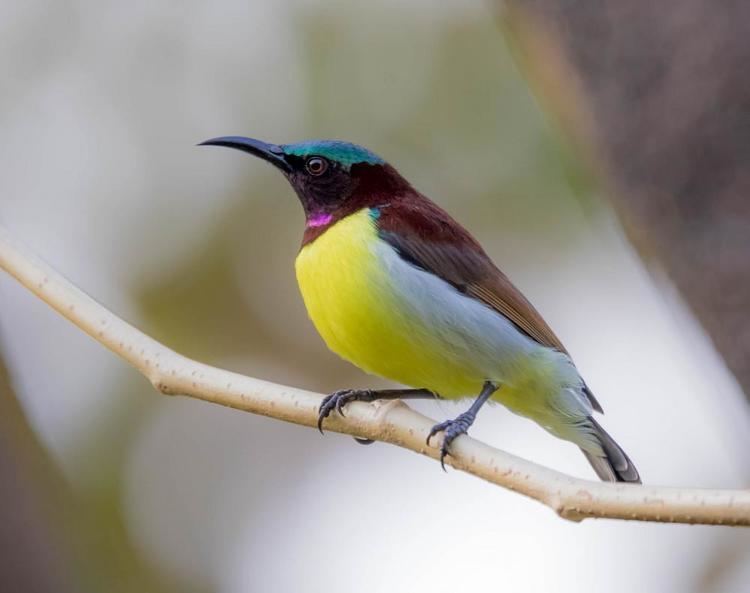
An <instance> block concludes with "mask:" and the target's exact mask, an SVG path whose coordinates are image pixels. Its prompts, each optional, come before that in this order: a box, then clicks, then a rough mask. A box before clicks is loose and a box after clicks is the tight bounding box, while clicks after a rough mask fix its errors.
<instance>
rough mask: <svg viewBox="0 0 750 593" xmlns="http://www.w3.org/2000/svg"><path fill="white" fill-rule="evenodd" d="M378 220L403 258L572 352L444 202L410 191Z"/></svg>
mask: <svg viewBox="0 0 750 593" xmlns="http://www.w3.org/2000/svg"><path fill="white" fill-rule="evenodd" d="M415 198H417V199H415ZM377 225H378V233H379V236H380V238H381V239H383V240H384V241H386V242H387V243H388V244H389V245H391V246H392V247H393V248H394V249H395V250H396V252H397V253H398V254H399V255H400V256H401V257H402V258H403V259H404V260H406V261H408V262H409V263H411V264H412V265H415V266H417V267H419V268H421V269H423V270H425V271H427V272H430V273H431V274H434V275H435V276H437V277H438V278H440V279H442V280H444V281H445V282H447V283H448V284H450V285H451V286H453V287H454V288H456V290H458V291H459V292H461V293H463V294H465V295H467V296H469V297H472V298H474V299H476V300H478V301H480V302H482V303H484V304H485V305H486V306H487V307H489V308H491V309H493V310H494V311H496V312H498V313H500V314H501V315H503V316H505V317H506V318H507V319H509V320H510V321H512V322H513V324H514V325H515V326H516V327H517V328H518V329H519V330H520V331H522V332H523V333H525V334H526V335H527V336H529V337H531V338H532V339H534V340H536V341H537V342H538V343H540V344H542V345H543V346H547V347H549V348H554V349H556V350H559V351H560V352H564V353H565V354H568V351H567V350H566V349H565V346H563V344H562V342H561V341H560V339H559V338H558V337H557V336H556V335H555V333H554V332H553V331H552V329H551V328H550V327H549V325H547V323H546V322H545V321H544V319H543V318H542V316H541V315H540V314H539V312H538V311H537V310H536V309H535V308H534V306H533V305H532V304H531V303H530V302H529V301H528V300H527V299H526V297H524V296H523V294H521V291H519V290H518V289H517V288H516V287H515V286H514V285H513V283H512V282H511V281H510V280H509V279H508V277H507V276H506V275H505V274H503V273H502V272H501V271H500V270H499V269H498V268H497V266H495V264H494V263H493V262H492V260H491V259H490V258H489V256H488V255H487V254H486V253H485V252H484V250H483V249H482V247H481V245H479V243H478V242H477V241H476V239H474V238H473V237H472V236H471V235H470V234H469V232H468V231H467V230H466V229H464V228H463V227H462V226H461V225H460V224H459V223H458V222H456V221H455V220H454V219H453V218H452V217H451V216H450V215H449V214H448V213H447V212H445V211H444V210H443V209H442V208H440V207H439V206H437V205H436V204H434V203H433V202H431V201H430V200H428V199H427V198H425V197H423V196H418V197H417V196H411V198H410V199H408V200H396V201H394V202H392V203H390V204H388V205H387V206H384V207H381V208H379V217H378V219H377ZM584 392H585V393H586V395H587V397H588V398H589V400H590V402H591V404H592V406H593V407H594V409H595V410H597V411H599V412H601V405H600V404H599V402H598V401H597V400H596V398H595V397H594V395H593V394H592V393H591V391H590V390H589V389H588V388H587V387H585V388H584Z"/></svg>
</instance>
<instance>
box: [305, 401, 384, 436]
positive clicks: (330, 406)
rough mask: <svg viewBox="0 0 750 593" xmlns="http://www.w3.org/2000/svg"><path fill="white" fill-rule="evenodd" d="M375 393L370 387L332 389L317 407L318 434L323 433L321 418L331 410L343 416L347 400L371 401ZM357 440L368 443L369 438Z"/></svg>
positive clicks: (326, 415) (328, 414) (324, 417)
mask: <svg viewBox="0 0 750 593" xmlns="http://www.w3.org/2000/svg"><path fill="white" fill-rule="evenodd" d="M374 396H375V393H374V392H373V391H372V390H371V389H339V390H338V391H334V392H333V393H332V394H331V395H327V396H326V397H325V398H323V401H322V402H321V404H320V408H318V430H319V431H320V434H323V420H325V419H326V418H328V416H330V415H331V412H333V411H334V410H336V411H337V412H338V413H339V414H341V415H342V416H344V415H345V414H344V406H345V405H346V404H348V403H349V402H354V401H366V402H370V401H373V399H374ZM355 440H357V442H360V443H362V444H369V443H368V442H365V441H369V439H355Z"/></svg>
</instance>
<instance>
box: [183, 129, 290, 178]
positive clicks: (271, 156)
mask: <svg viewBox="0 0 750 593" xmlns="http://www.w3.org/2000/svg"><path fill="white" fill-rule="evenodd" d="M198 146H226V147H228V148H236V149H237V150H241V151H243V152H249V153H250V154H252V155H253V156H257V157H258V158H261V159H263V160H264V161H268V162H269V163H271V164H272V165H273V166H274V167H276V168H278V169H281V170H282V171H284V173H290V172H291V171H292V168H291V166H290V165H289V163H288V162H287V161H286V159H285V158H284V156H285V155H284V150H283V149H282V148H281V146H278V145H276V144H268V143H267V142H262V141H261V140H255V139H254V138H245V137H244V136H221V137H220V138H211V140H206V141H205V142H201V143H200V144H199V145H198Z"/></svg>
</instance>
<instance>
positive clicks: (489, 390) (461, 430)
mask: <svg viewBox="0 0 750 593" xmlns="http://www.w3.org/2000/svg"><path fill="white" fill-rule="evenodd" d="M499 387H500V386H499V385H497V384H495V383H493V382H492V381H485V383H484V386H483V387H482V391H481V393H480V394H479V397H477V399H475V400H474V402H473V403H472V404H471V407H470V408H469V409H468V410H466V411H465V412H464V413H463V414H459V415H458V416H457V417H456V418H455V419H453V420H446V421H445V422H441V423H440V424H436V425H435V426H433V427H432V430H430V434H428V435H427V445H428V446H429V444H430V439H431V438H432V437H434V436H435V435H436V434H437V433H439V432H443V433H444V435H443V444H442V445H441V446H440V465H441V466H442V467H443V471H445V456H446V455H448V454H449V451H448V448H449V447H450V444H451V443H452V442H453V441H454V440H455V439H456V437H458V436H460V435H462V434H466V432H467V431H468V430H469V427H470V426H471V425H472V424H474V420H475V419H476V417H477V412H479V408H481V407H482V406H483V405H484V403H485V402H486V401H487V400H488V399H490V397H492V394H493V393H495V392H496V391H497V390H498V389H499Z"/></svg>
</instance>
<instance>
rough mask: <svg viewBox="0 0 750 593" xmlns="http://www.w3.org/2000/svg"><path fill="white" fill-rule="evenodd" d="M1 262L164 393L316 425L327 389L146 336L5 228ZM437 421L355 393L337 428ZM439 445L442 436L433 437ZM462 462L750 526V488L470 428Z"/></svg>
mask: <svg viewBox="0 0 750 593" xmlns="http://www.w3.org/2000/svg"><path fill="white" fill-rule="evenodd" d="M0 268H2V269H3V270H5V271H6V272H8V273H9V274H10V275H11V276H13V277H14V278H15V279H16V280H18V281H19V282H20V283H21V284H23V285H24V286H25V287H26V288H28V289H29V290H30V291H31V292H33V293H34V294H35V295H36V296H38V297H39V298H40V299H42V300H43V301H44V302H46V303H47V304H48V305H50V306H51V307H52V308H53V309H55V310H56V311H58V312H59V313H60V314H61V315H63V316H64V317H66V318H67V319H69V320H70V321H71V322H72V323H74V324H75V325H77V326H78V327H79V328H80V329H82V330H83V331H85V332H86V333H88V334H89V335H90V336H91V337H93V338H94V339H95V340H97V341H99V342H100V343H102V344H103V345H104V346H106V347H107V348H109V349H110V350H111V351H112V352H114V353H115V354H117V355H118V356H120V357H121V358H123V359H124V360H125V361H127V362H128V363H130V364H131V365H132V366H133V367H135V368H136V369H137V370H138V371H140V372H141V373H142V374H143V375H145V376H146V377H147V378H148V379H149V381H151V383H152V384H153V385H154V387H155V388H156V389H157V390H159V391H160V392H162V393H165V394H170V395H177V394H179V395H185V396H188V397H193V398H196V399H201V400H204V401H208V402H212V403H216V404H221V405H224V406H229V407H231V408H236V409H238V410H244V411H246V412H252V413H254V414H261V415H264V416H269V417H271V418H276V419H278V420H284V421H287V422H293V423H295V424H300V425H303V426H309V427H314V426H316V423H317V418H318V407H319V406H320V403H321V400H322V397H323V396H322V395H320V394H317V393H312V392H309V391H303V390H301V389H295V388H292V387H286V386H283V385H277V384H273V383H269V382H266V381H262V380H260V379H254V378H251V377H246V376H243V375H239V374H237V373H233V372H230V371H226V370H222V369H219V368H216V367H212V366H209V365H206V364H202V363H200V362H197V361H194V360H190V359H189V358H186V357H185V356H182V355H180V354H178V353H176V352H174V351H173V350H171V349H169V348H167V347H166V346H164V345H162V344H160V343H159V342H157V341H156V340H154V339H152V338H150V337H149V336H147V335H145V334H144V333H142V332H141V331H139V330H138V329H136V328H135V327H133V326H132V325H130V324H129V323H127V322H125V321H124V320H122V319H120V318H119V317H118V316H116V315H115V314H114V313H112V312H111V311H109V310H108V309H106V308H105V307H104V306H102V305H101V304H100V303H98V302H96V301H95V300H94V299H92V298H91V297H90V296H88V295H87V294H85V293H84V292H83V291H82V290H80V289H79V288H77V287H76V286H74V285H73V284H72V283H70V282H69V281H68V280H66V279H65V278H64V277H62V276H61V275H60V274H58V273H57V272H56V271H55V270H53V269H52V268H51V267H50V266H48V265H47V264H45V263H44V262H42V261H41V260H39V259H38V258H37V257H35V256H34V255H33V254H31V253H30V252H28V251H27V250H26V249H25V248H24V247H22V246H21V245H20V244H19V243H18V242H16V241H15V240H13V239H12V238H11V237H10V236H9V234H8V233H7V231H5V230H4V229H3V228H2V227H0ZM434 423H435V422H434V421H433V420H431V419H429V418H427V417H426V416H423V415H422V414H419V413H418V412H415V411H414V410H412V409H411V408H409V407H408V406H406V405H405V404H403V403H401V402H391V403H387V404H383V405H378V404H365V403H360V402H355V403H353V404H350V405H349V406H347V415H346V417H345V418H342V417H340V416H339V415H336V414H334V415H333V416H331V417H330V418H329V419H328V420H327V421H326V428H327V429H328V430H330V431H334V432H340V433H344V434H350V435H353V436H357V437H363V438H369V439H373V440H376V441H382V442H386V443H391V444H394V445H397V446H400V447H402V448H404V449H409V450H411V451H414V452H416V453H419V454H421V455H425V456H428V457H431V458H433V459H437V458H438V457H439V449H438V448H436V447H435V446H433V447H429V446H427V445H426V443H425V439H426V437H427V434H428V433H429V431H430V428H431V427H432V426H433V425H434ZM438 440H439V439H435V440H433V443H434V444H435V445H436V446H437V445H439V443H437V442H435V441H438ZM448 462H449V463H450V465H452V466H453V467H454V468H456V469H458V470H461V471H464V472H467V473H469V474H472V475H475V476H477V477H479V478H482V479H484V480H486V481H488V482H490V483H492V484H496V485H498V486H502V487H504V488H508V489H510V490H514V491H517V492H519V493H521V494H524V495H526V496H529V497H531V498H533V499H535V500H538V501H539V502H541V503H543V504H545V505H547V506H549V507H550V508H552V509H553V510H554V511H555V512H556V513H558V514H559V515H560V516H561V517H564V518H566V519H570V520H574V521H580V520H582V519H584V518H586V517H607V518H611V519H631V520H639V521H659V522H671V523H702V524H711V525H743V526H750V490H707V489H681V488H670V487H655V486H636V485H631V484H606V483H600V482H591V481H588V480H582V479H579V478H574V477H572V476H568V475H565V474H562V473H559V472H557V471H554V470H552V469H548V468H546V467H542V466H540V465H537V464H535V463H532V462H530V461H526V460H524V459H521V458H519V457H516V456H514V455H511V454H509V453H505V452H503V451H500V450H498V449H493V448H492V447H490V446H488V445H486V444H484V443H482V442H479V441H477V440H475V439H473V438H471V437H469V436H462V437H460V438H459V439H457V440H456V441H455V442H454V444H453V445H452V455H451V456H450V457H449V458H448Z"/></svg>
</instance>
